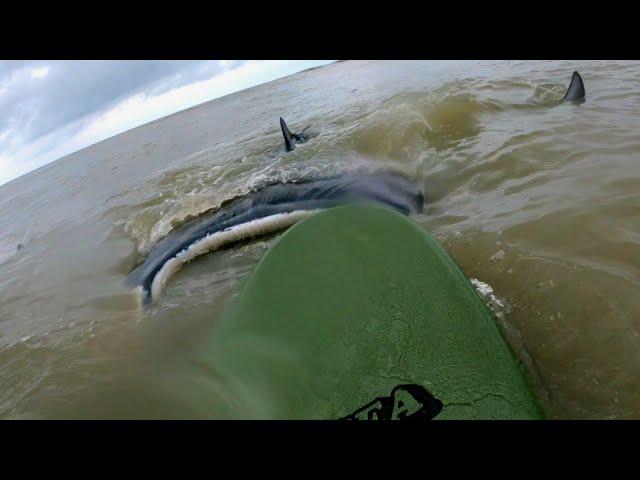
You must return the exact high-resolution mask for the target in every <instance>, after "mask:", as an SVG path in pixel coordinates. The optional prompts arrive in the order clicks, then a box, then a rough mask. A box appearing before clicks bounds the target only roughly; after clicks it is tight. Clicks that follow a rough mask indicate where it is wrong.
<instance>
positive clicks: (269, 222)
mask: <svg viewBox="0 0 640 480" xmlns="http://www.w3.org/2000/svg"><path fill="white" fill-rule="evenodd" d="M584 99H585V88H584V83H583V81H582V78H581V77H580V74H579V73H578V72H574V73H573V77H572V79H571V83H570V85H569V88H568V89H567V92H566V93H565V95H564V97H563V98H562V102H561V103H564V102H573V103H581V102H583V101H584ZM280 128H281V129H282V135H283V137H284V145H285V148H286V150H287V152H290V151H292V150H293V149H294V148H295V146H296V145H297V144H300V143H304V142H307V141H308V140H309V139H310V136H309V135H308V134H305V133H304V130H303V131H302V132H301V133H292V132H291V131H290V130H289V127H288V126H287V124H286V123H285V121H284V120H283V119H282V118H280ZM305 130H306V129H305ZM365 202H366V203H378V204H383V205H386V206H388V207H390V208H393V209H395V210H397V211H399V212H402V213H404V214H405V215H409V214H412V213H417V212H421V211H422V209H423V205H424V194H423V191H422V188H421V186H420V185H419V183H418V182H416V181H413V180H411V179H409V178H407V177H406V176H404V175H402V174H400V173H397V172H391V171H379V172H373V173H365V174H355V173H350V174H344V175H338V176H334V177H330V178H321V179H316V180H308V181H301V182H289V183H283V182H278V183H272V184H268V185H265V186H263V187H262V188H260V189H258V190H257V191H255V192H251V193H249V194H247V195H244V196H242V197H239V198H236V199H234V200H232V201H230V202H227V203H225V204H224V205H223V206H222V207H220V208H219V209H218V210H216V211H213V212H211V213H209V214H206V215H204V216H202V217H200V218H198V219H195V220H193V221H191V222H188V223H186V224H184V225H182V226H181V227H179V228H178V229H176V230H174V231H172V232H171V233H170V234H169V235H168V236H167V237H165V238H164V239H163V240H161V241H160V242H159V243H158V244H157V245H156V246H155V247H154V248H153V249H152V251H151V252H150V253H149V255H148V256H147V258H146V259H145V261H144V262H143V263H141V264H140V265H138V266H137V267H136V268H135V269H134V270H133V271H132V272H131V273H130V274H129V276H128V277H127V280H126V282H127V284H128V285H130V286H132V287H139V288H141V290H142V298H143V302H144V303H150V302H152V301H153V300H155V299H157V298H159V297H160V295H161V293H162V290H163V289H164V287H165V285H166V284H167V282H168V281H169V279H170V278H171V276H172V275H173V274H175V273H176V272H177V271H178V270H179V269H180V268H181V267H182V266H183V265H184V264H185V263H187V262H190V261H191V260H193V259H195V258H196V257H198V256H200V255H204V254H206V253H208V252H212V251H215V250H218V249H220V248H223V247H225V246H228V245H232V244H234V243H237V242H240V241H244V240H247V239H250V238H254V237H258V236H262V235H267V234H270V233H274V232H277V231H280V230H283V229H285V228H287V227H290V226H291V225H293V224H295V223H296V222H298V221H300V220H302V219H304V218H307V217H309V216H310V215H313V214H314V213H316V212H318V211H321V210H324V209H327V208H332V207H337V206H340V205H346V204H351V203H365Z"/></svg>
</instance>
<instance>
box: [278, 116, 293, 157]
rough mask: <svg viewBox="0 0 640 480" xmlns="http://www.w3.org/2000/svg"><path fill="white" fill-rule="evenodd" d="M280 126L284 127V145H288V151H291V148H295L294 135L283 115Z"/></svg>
mask: <svg viewBox="0 0 640 480" xmlns="http://www.w3.org/2000/svg"><path fill="white" fill-rule="evenodd" d="M280 128H282V135H283V136H284V145H285V147H287V152H290V151H291V150H293V146H294V143H293V140H294V137H293V134H292V133H291V131H290V130H289V127H287V124H286V123H285V121H284V119H283V118H282V117H280Z"/></svg>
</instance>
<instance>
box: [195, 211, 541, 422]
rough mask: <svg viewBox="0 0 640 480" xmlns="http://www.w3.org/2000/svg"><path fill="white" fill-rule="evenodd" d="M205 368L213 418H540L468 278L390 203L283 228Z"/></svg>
mask: <svg viewBox="0 0 640 480" xmlns="http://www.w3.org/2000/svg"><path fill="white" fill-rule="evenodd" d="M197 363H198V364H199V365H200V366H201V367H202V368H201V374H202V375H201V378H200V380H199V381H198V382H195V383H197V387H195V389H196V390H198V391H199V395H197V396H198V397H199V399H200V400H199V401H200V402H203V401H205V398H206V397H207V396H208V400H206V402H208V403H207V405H208V407H207V413H206V414H205V415H208V416H212V417H214V418H259V419H341V418H345V417H349V416H351V418H398V417H400V418H409V417H411V416H414V417H416V416H419V415H413V414H414V413H416V412H422V413H423V414H424V415H426V413H424V412H427V410H429V408H431V412H430V413H429V412H427V413H429V415H430V416H432V417H435V418H436V419H536V418H541V417H542V413H541V411H540V409H539V407H538V405H537V403H536V401H535V399H534V397H533V395H532V393H531V390H530V388H529V386H528V384H527V381H526V378H525V374H524V370H523V368H522V366H521V364H520V363H519V362H518V361H517V360H516V358H515V356H514V355H513V353H512V351H511V350H510V348H509V346H508V345H507V344H506V342H505V341H504V339H503V337H502V335H501V333H500V331H499V329H498V327H497V325H496V323H495V321H494V320H493V318H492V316H491V313H490V311H489V310H488V308H487V307H486V306H485V305H484V303H483V302H482V300H481V299H480V298H479V297H478V296H477V294H476V292H475V291H474V290H473V287H472V286H471V284H470V283H469V281H468V280H467V278H466V277H465V275H464V274H463V273H462V272H461V271H460V269H459V268H458V266H457V265H456V264H455V263H454V262H453V260H452V259H451V258H450V257H449V256H448V255H447V254H446V252H445V251H444V250H443V249H442V248H441V247H440V245H439V244H438V243H437V242H436V241H435V240H434V239H433V238H432V237H431V236H430V235H429V234H427V233H426V232H425V231H424V230H423V229H422V228H421V227H420V226H418V225H417V224H416V223H414V222H413V221H412V220H410V219H409V218H407V217H405V216H403V215H401V214H399V213H396V212H394V211H392V210H390V209H387V208H384V207H368V206H347V207H338V208H334V209H331V210H328V211H326V212H323V213H319V214H317V215H314V216H313V217H311V218H309V219H307V220H304V221H302V222H301V223H299V224H297V225H296V226H294V227H292V228H291V229H290V230H289V231H287V232H286V233H285V234H284V235H283V236H282V238H281V239H280V240H279V241H278V243H277V244H276V245H275V246H274V247H272V248H271V250H270V251H269V252H268V253H267V254H266V255H265V257H264V258H263V259H262V261H261V262H260V263H259V265H258V267H257V268H256V270H255V271H254V272H253V274H252V275H251V277H250V278H249V280H248V281H247V283H246V284H245V285H244V288H243V289H242V290H241V292H240V293H239V294H238V296H237V298H235V300H234V301H233V302H232V304H231V305H230V307H229V308H228V309H227V311H226V313H225V315H224V317H223V318H222V319H221V321H220V322H219V323H218V325H216V327H215V328H214V329H213V331H212V333H211V337H210V338H209V339H207V340H206V341H205V346H204V348H203V349H202V351H201V354H200V355H199V358H198V360H197ZM205 372H206V373H205ZM411 389H413V390H411ZM416 389H418V390H421V391H422V392H427V393H426V395H427V396H428V397H429V398H428V399H426V400H425V399H424V398H422V399H421V397H420V395H422V393H420V392H418V393H416V391H417V390H416ZM429 402H431V404H429V405H427V404H428V403H429ZM433 402H435V403H433ZM434 405H435V406H434Z"/></svg>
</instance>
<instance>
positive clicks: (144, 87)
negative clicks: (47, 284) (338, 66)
mask: <svg viewBox="0 0 640 480" xmlns="http://www.w3.org/2000/svg"><path fill="white" fill-rule="evenodd" d="M326 63H330V62H329V61H315V60H304V61H298V60H287V61H284V60H279V61H261V60H260V61H246V60H209V61H192V60H184V61H182V60H178V61H173V60H172V61H156V60H153V61H51V60H48V61H32V60H29V61H2V60H0V185H1V184H3V183H6V182H8V181H9V180H12V179H13V178H16V177H18V176H20V175H24V174H25V173H27V172H30V171H31V170H34V169H36V168H38V167H40V166H42V165H44V164H46V163H49V162H51V161H53V160H57V159H59V158H61V157H64V156H65V155H68V154H69V153H72V152H75V151H77V150H80V149H82V148H84V147H87V146H89V145H92V144H94V143H96V142H99V141H101V140H104V139H105V138H108V137H111V136H113V135H116V134H118V133H121V132H124V131H126V130H129V129H131V128H134V127H136V126H138V125H141V124H143V123H147V122H150V121H152V120H155V119H157V118H160V117H164V116H166V115H170V114H172V113H174V112H177V111H180V110H184V109H185V108H189V107H192V106H194V105H197V104H199V103H202V102H206V101H208V100H212V99H214V98H217V97H221V96H223V95H227V94H229V93H233V92H237V91H238V90H243V89H245V88H249V87H252V86H254V85H258V84H261V83H265V82H268V81H270V80H274V79H276V78H280V77H283V76H286V75H290V74H292V73H295V72H298V71H301V70H304V69H306V68H309V67H314V66H318V65H323V64H326Z"/></svg>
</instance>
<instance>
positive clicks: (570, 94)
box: [562, 72, 586, 102]
mask: <svg viewBox="0 0 640 480" xmlns="http://www.w3.org/2000/svg"><path fill="white" fill-rule="evenodd" d="M585 95H586V92H585V90H584V83H583V82H582V77H581V76H580V74H579V73H578V72H573V76H572V77H571V83H570V84H569V88H568V89H567V93H565V94H564V98H563V99H562V101H563V102H580V101H584V97H585Z"/></svg>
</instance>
